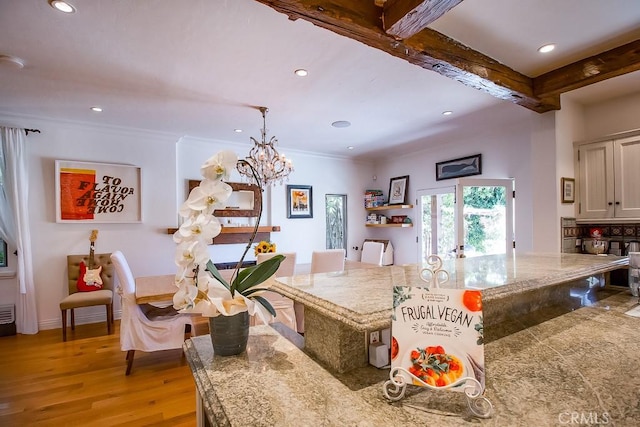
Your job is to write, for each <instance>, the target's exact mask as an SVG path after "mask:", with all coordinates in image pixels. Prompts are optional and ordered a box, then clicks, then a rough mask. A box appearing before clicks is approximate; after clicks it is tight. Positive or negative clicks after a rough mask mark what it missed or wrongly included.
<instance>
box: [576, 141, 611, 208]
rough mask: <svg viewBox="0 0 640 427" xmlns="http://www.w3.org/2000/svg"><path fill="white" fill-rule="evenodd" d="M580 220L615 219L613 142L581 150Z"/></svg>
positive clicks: (579, 157)
mask: <svg viewBox="0 0 640 427" xmlns="http://www.w3.org/2000/svg"><path fill="white" fill-rule="evenodd" d="M578 168H579V172H578V173H579V175H578V176H579V180H578V183H579V184H578V185H579V187H580V189H579V192H580V195H579V197H580V198H579V203H580V204H579V206H578V217H579V218H611V217H613V212H614V209H613V206H614V205H613V203H614V177H613V145H612V142H611V141H605V142H595V143H593V144H586V145H581V146H579V147H578Z"/></svg>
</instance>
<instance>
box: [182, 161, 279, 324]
mask: <svg viewBox="0 0 640 427" xmlns="http://www.w3.org/2000/svg"><path fill="white" fill-rule="evenodd" d="M238 164H242V166H243V167H248V168H250V169H251V170H252V171H253V175H254V180H255V182H256V183H257V185H258V186H259V187H260V190H262V188H261V186H260V180H259V179H258V177H257V176H256V173H255V170H254V169H253V168H252V167H251V165H250V164H249V163H247V162H246V161H245V160H239V161H238V158H237V156H236V154H235V153H234V152H232V151H222V152H220V153H218V154H216V155H214V156H213V157H211V158H210V159H209V160H207V161H206V162H205V163H204V164H203V165H202V167H201V168H200V172H201V174H202V176H203V178H204V179H203V180H202V181H201V182H200V185H198V186H197V187H195V188H194V189H193V190H191V193H190V194H189V197H188V198H187V200H186V202H184V203H183V205H182V206H181V207H180V210H179V215H180V216H181V217H182V218H184V221H183V223H182V225H181V226H180V228H179V229H178V231H176V232H175V233H174V235H173V240H174V241H175V242H176V243H177V244H178V246H177V250H176V259H175V261H176V264H177V266H178V272H177V273H176V278H175V283H176V286H177V287H178V290H177V291H176V293H175V294H174V296H173V307H174V308H175V309H176V310H178V311H179V312H180V313H200V314H202V315H203V316H206V317H215V316H219V315H223V316H233V315H235V314H238V313H241V312H244V311H248V312H249V314H250V315H258V316H259V317H260V318H261V319H262V320H263V321H264V322H265V323H266V322H267V320H268V318H269V317H270V316H275V315H276V313H275V310H274V309H273V307H272V306H271V304H270V303H269V301H268V300H267V299H266V298H264V297H263V296H261V293H263V292H264V291H266V290H268V286H266V285H263V286H259V285H260V284H262V283H263V282H264V281H265V280H267V279H268V278H269V277H271V276H272V275H273V274H274V273H275V272H276V270H277V269H278V267H279V266H280V263H281V262H282V260H284V256H282V255H276V256H275V257H273V258H271V259H269V260H267V261H265V262H262V263H260V264H257V265H255V266H251V267H248V268H245V269H242V270H240V267H241V266H242V263H243V261H244V257H245V255H246V254H247V251H248V250H249V248H251V245H252V244H253V241H254V240H255V237H256V234H257V232H258V226H259V224H260V217H261V215H262V191H260V192H259V193H260V196H261V197H260V206H259V211H258V219H257V221H256V224H255V227H254V230H253V234H252V236H251V239H250V240H249V243H248V245H247V247H246V249H245V251H244V253H243V255H242V258H241V259H240V261H239V262H238V265H237V267H236V269H235V271H234V273H233V275H232V277H231V281H230V282H227V281H226V280H225V279H224V278H223V277H222V276H221V275H220V273H219V272H218V270H217V269H216V267H215V265H214V264H213V262H212V261H211V259H210V258H209V251H208V245H209V244H210V243H211V240H212V239H213V238H214V237H216V236H217V235H218V234H220V232H221V231H222V225H221V224H220V221H219V220H218V218H216V216H215V215H213V212H214V211H215V210H216V209H223V208H224V207H225V202H226V201H227V199H228V198H229V196H230V195H231V192H232V188H231V186H230V185H229V184H227V183H226V182H224V181H225V180H228V179H229V175H230V173H231V171H233V170H234V169H235V168H236V166H237V165H238Z"/></svg>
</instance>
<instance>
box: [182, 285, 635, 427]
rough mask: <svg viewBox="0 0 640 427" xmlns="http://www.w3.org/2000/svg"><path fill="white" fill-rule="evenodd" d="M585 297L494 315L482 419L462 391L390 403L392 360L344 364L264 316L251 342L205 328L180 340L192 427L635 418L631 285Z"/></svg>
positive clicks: (623, 424) (623, 426) (418, 393)
mask: <svg viewBox="0 0 640 427" xmlns="http://www.w3.org/2000/svg"><path fill="white" fill-rule="evenodd" d="M588 300H589V304H588V306H586V307H581V308H578V309H573V308H572V307H568V306H565V305H564V304H559V305H548V306H546V307H544V308H541V309H540V310H536V311H534V312H530V313H528V314H525V315H517V316H513V317H511V316H508V318H507V319H505V321H504V322H500V323H498V324H496V325H494V327H493V329H494V332H493V333H492V334H491V335H492V338H489V337H487V341H488V343H487V344H486V346H485V363H486V373H487V377H486V391H485V395H486V397H487V398H488V399H489V400H490V401H491V402H492V403H493V405H494V413H493V416H492V417H491V418H489V419H477V418H473V417H471V413H470V411H469V410H468V409H467V407H466V400H465V399H464V397H463V396H462V393H456V392H436V391H431V390H427V389H423V388H419V387H414V386H409V390H408V392H407V397H406V398H405V399H404V400H402V401H399V402H396V403H389V402H387V401H386V399H385V398H384V396H383V393H382V384H383V383H384V381H385V380H386V379H387V378H388V375H389V370H388V369H382V370H379V369H375V368H373V367H371V366H369V367H363V368H357V369H354V370H351V371H350V372H349V373H345V374H340V373H336V372H334V371H332V370H330V369H326V368H325V367H323V366H321V365H320V364H318V363H317V362H316V361H315V360H314V359H313V358H312V357H310V356H309V355H308V354H306V353H305V352H304V351H302V350H301V349H299V348H298V347H296V346H295V345H293V344H292V343H291V342H290V341H288V340H287V339H285V338H284V336H283V335H282V334H280V333H278V332H276V331H275V330H274V329H272V328H271V327H269V326H257V327H252V328H251V336H250V338H249V345H248V347H247V351H246V352H245V353H243V354H241V355H238V356H232V357H220V356H215V355H214V354H213V350H212V346H211V341H210V338H209V336H201V337H196V338H193V339H191V340H188V341H187V342H186V343H185V345H184V350H185V353H186V357H187V360H188V362H189V364H190V366H191V369H192V371H193V375H194V378H195V383H196V389H197V394H198V399H199V408H200V409H201V411H200V412H199V425H221V426H296V427H297V426H356V425H357V426H389V425H398V426H399V425H402V426H424V425H436V426H445V427H446V426H460V425H467V424H468V425H472V424H474V425H488V426H510V427H516V426H526V427H530V426H557V425H614V426H619V427H627V426H629V427H631V426H636V425H638V420H639V419H640V375H637V374H636V373H637V371H638V369H639V367H640V340H639V332H638V331H639V328H640V319H638V318H634V317H630V316H628V315H626V314H624V313H625V312H626V311H627V310H629V309H631V308H632V307H633V306H634V305H637V298H632V297H631V295H630V293H629V291H627V290H617V289H609V288H604V289H599V290H598V291H597V292H595V294H594V295H592V297H591V298H588Z"/></svg>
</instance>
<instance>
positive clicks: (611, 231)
mask: <svg viewBox="0 0 640 427" xmlns="http://www.w3.org/2000/svg"><path fill="white" fill-rule="evenodd" d="M561 221H562V223H561V224H562V225H561V227H562V252H568V253H572V252H582V249H581V247H580V245H578V246H576V239H582V238H585V237H586V238H589V237H590V236H589V230H590V229H591V228H599V229H601V230H602V236H603V237H606V238H608V239H610V241H611V243H610V251H609V253H611V254H614V255H624V244H625V243H627V242H630V241H632V240H640V223H637V222H629V223H627V224H598V223H597V222H594V223H592V224H576V219H575V218H562V219H561ZM615 242H618V248H619V250H620V251H621V252H620V253H619V254H618V253H614V252H615V251H616V248H615V246H616V245H615V244H614V243H615Z"/></svg>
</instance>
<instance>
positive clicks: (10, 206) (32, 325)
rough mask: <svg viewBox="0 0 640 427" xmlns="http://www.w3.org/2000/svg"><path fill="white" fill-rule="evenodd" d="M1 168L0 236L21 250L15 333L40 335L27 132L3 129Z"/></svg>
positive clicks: (1, 131)
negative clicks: (32, 235) (30, 216)
mask: <svg viewBox="0 0 640 427" xmlns="http://www.w3.org/2000/svg"><path fill="white" fill-rule="evenodd" d="M0 138H1V139H2V146H1V147H0V168H2V169H1V171H2V177H3V181H4V184H3V185H2V187H0V189H1V190H2V191H0V235H1V236H2V238H3V239H4V240H5V241H6V242H7V243H8V244H9V246H11V247H14V248H16V249H17V250H18V265H17V267H18V268H17V277H18V296H17V298H16V329H17V331H18V332H19V333H21V334H35V333H37V332H38V310H37V306H36V293H35V285H34V283H33V262H32V254H31V234H30V232H29V206H28V201H29V170H28V160H27V152H26V151H27V150H26V148H27V147H26V137H25V132H24V129H16V128H8V127H3V126H0Z"/></svg>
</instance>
